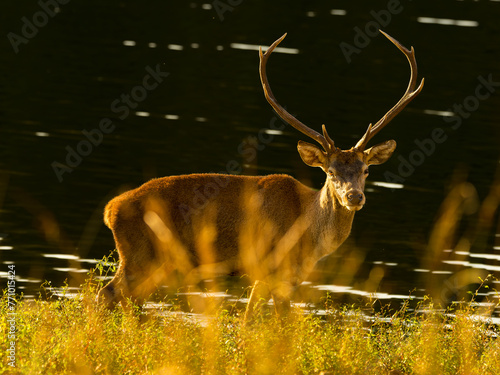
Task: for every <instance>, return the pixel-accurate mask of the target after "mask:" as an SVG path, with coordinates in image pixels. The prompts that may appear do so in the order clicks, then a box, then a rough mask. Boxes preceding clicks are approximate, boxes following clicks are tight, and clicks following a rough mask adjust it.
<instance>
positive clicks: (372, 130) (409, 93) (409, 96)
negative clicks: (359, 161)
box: [355, 30, 424, 151]
mask: <svg viewBox="0 0 500 375" xmlns="http://www.w3.org/2000/svg"><path fill="white" fill-rule="evenodd" d="M380 32H381V33H382V34H384V35H385V36H386V38H387V39H389V40H390V41H391V42H392V43H393V44H394V45H395V46H396V47H398V48H399V49H400V50H401V52H403V53H404V54H405V56H406V58H407V59H408V62H409V63H410V69H411V74H410V83H409V84H408V88H407V89H406V92H405V93H404V95H403V97H402V98H401V99H400V100H399V102H397V103H396V105H395V106H394V107H392V108H391V109H390V110H389V112H387V113H386V114H385V115H384V117H382V118H381V119H380V120H379V121H378V122H377V123H376V124H375V125H374V126H372V124H370V125H369V126H368V129H367V130H366V133H365V134H364V135H363V137H361V139H360V140H359V141H358V143H357V144H356V146H355V148H357V149H358V150H360V151H363V150H364V149H365V147H366V144H367V143H368V141H369V140H370V139H372V138H373V137H374V136H375V134H377V133H378V132H379V131H380V130H382V128H383V127H384V126H386V125H387V124H388V123H389V122H390V121H391V120H392V119H393V118H394V117H395V116H396V115H397V114H398V113H399V112H401V111H402V110H403V108H404V107H406V105H407V104H408V103H409V102H411V101H412V100H413V98H415V96H417V95H418V94H419V93H420V91H421V90H422V88H423V87H424V79H423V78H422V81H421V82H420V86H418V88H417V89H416V90H415V85H416V83H417V62H416V60H415V51H414V50H413V47H411V51H408V50H407V49H406V48H405V47H404V46H403V45H401V43H399V42H398V41H397V40H396V39H394V38H393V37H391V36H390V35H388V34H386V33H384V32H383V31H382V30H380Z"/></svg>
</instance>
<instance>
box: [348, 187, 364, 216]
mask: <svg viewBox="0 0 500 375" xmlns="http://www.w3.org/2000/svg"><path fill="white" fill-rule="evenodd" d="M344 202H345V207H346V208H347V209H348V210H349V211H359V210H361V209H362V208H363V205H364V204H365V195H364V194H363V192H362V191H361V190H357V189H352V190H349V191H348V192H347V193H346V194H345V198H344Z"/></svg>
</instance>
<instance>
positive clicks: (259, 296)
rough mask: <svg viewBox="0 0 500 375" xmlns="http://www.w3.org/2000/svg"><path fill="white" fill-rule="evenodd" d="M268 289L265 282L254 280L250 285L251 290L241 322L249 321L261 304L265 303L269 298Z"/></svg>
mask: <svg viewBox="0 0 500 375" xmlns="http://www.w3.org/2000/svg"><path fill="white" fill-rule="evenodd" d="M269 294H270V290H269V286H268V285H267V283H265V282H262V281H259V280H256V281H255V283H254V284H253V287H252V292H251V293H250V297H249V299H248V303H247V308H246V310H245V317H244V318H243V323H244V324H247V323H249V322H250V321H251V320H252V318H253V316H254V314H255V312H256V311H257V309H258V308H260V306H262V304H264V303H266V302H267V300H268V298H269Z"/></svg>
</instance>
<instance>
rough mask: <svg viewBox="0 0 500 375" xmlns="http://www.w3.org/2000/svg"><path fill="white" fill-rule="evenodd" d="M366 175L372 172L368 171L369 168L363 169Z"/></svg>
mask: <svg viewBox="0 0 500 375" xmlns="http://www.w3.org/2000/svg"><path fill="white" fill-rule="evenodd" d="M363 173H364V175H365V176H368V175H369V174H370V172H369V171H368V168H366V169H365V170H364V171H363Z"/></svg>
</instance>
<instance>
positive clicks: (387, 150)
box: [364, 139, 396, 165]
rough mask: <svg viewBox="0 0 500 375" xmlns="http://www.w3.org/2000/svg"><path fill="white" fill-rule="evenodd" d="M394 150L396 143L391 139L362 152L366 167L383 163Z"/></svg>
mask: <svg viewBox="0 0 500 375" xmlns="http://www.w3.org/2000/svg"><path fill="white" fill-rule="evenodd" d="M395 149H396V141H393V140H392V139H391V140H390V141H386V142H383V143H379V144H378V145H376V146H373V147H372V148H369V149H368V150H365V151H364V154H365V163H366V165H378V164H382V163H385V162H386V161H387V160H389V158H390V157H391V155H392V153H393V152H394V150H395Z"/></svg>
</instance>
